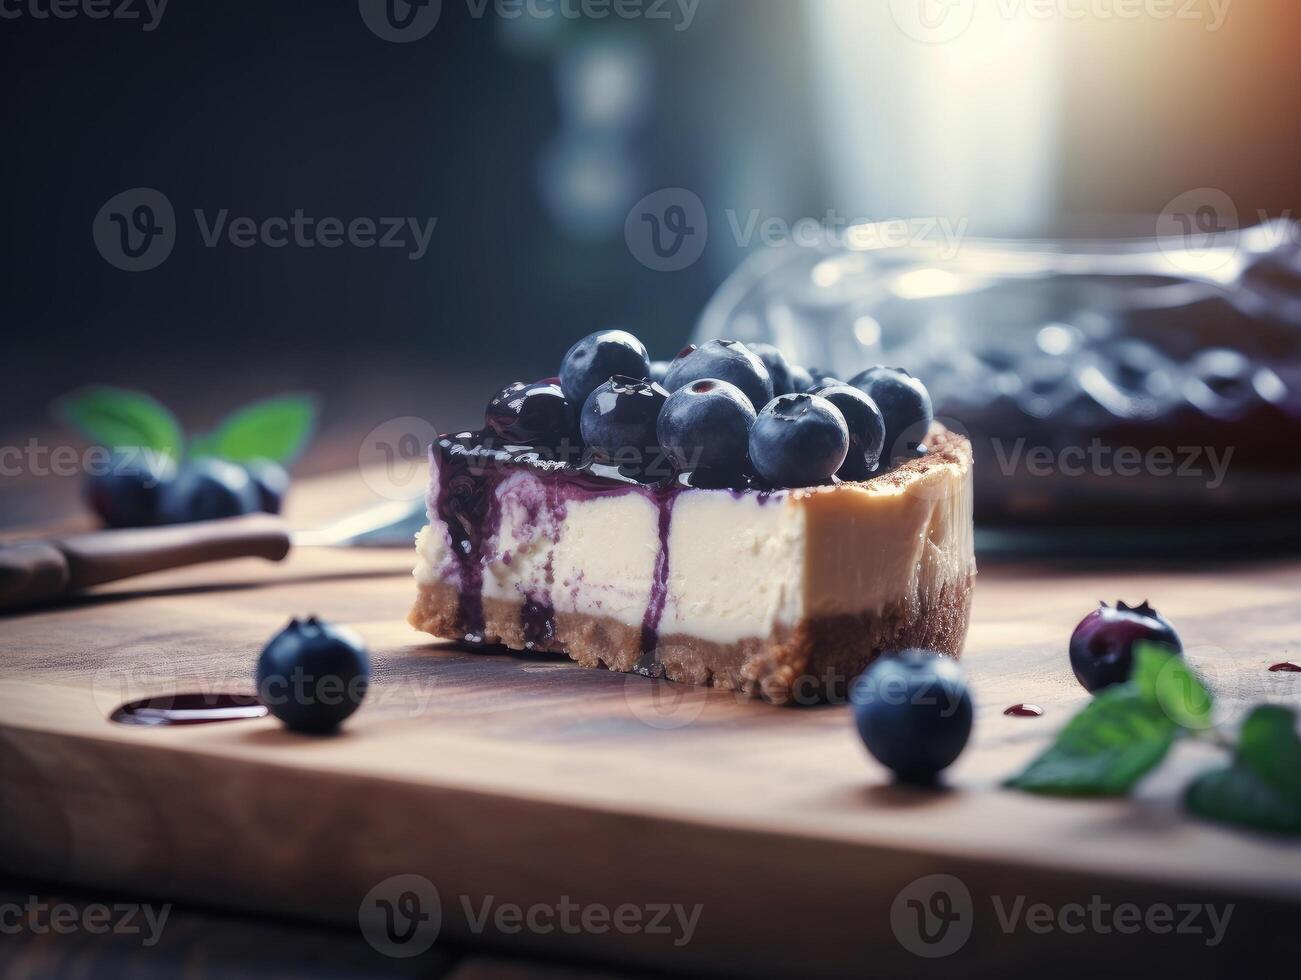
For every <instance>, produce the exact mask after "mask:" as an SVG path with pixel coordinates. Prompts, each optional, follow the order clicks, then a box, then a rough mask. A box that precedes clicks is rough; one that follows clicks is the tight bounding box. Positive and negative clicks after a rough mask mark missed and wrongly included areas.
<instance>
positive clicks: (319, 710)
mask: <svg viewBox="0 0 1301 980" xmlns="http://www.w3.org/2000/svg"><path fill="white" fill-rule="evenodd" d="M256 681H257V693H258V698H259V699H260V700H261V701H262V703H263V704H265V705H266V706H267V710H268V711H270V712H271V713H272V714H273V715H275V716H276V717H277V718H279V719H280V720H281V721H282V722H284V723H285V725H287V726H288V727H289V728H291V729H293V730H294V731H297V732H306V733H310V734H324V733H326V732H331V731H334V729H336V728H338V727H339V725H340V724H341V723H342V722H343V720H344V719H345V718H347V717H348V716H349V715H351V714H352V713H353V712H354V711H356V710H357V708H358V707H360V706H361V702H362V700H363V699H364V698H365V697H366V690H367V688H368V686H369V683H370V654H369V653H367V651H366V645H365V644H364V643H363V642H362V640H361V637H359V636H358V635H357V634H356V633H354V632H353V631H352V630H350V629H347V628H345V627H342V626H334V625H332V624H330V623H325V622H322V621H321V620H319V619H317V618H316V617H315V616H311V617H309V618H308V619H307V620H305V621H302V622H300V621H299V620H297V619H291V620H290V621H289V625H288V626H286V627H285V628H284V629H283V630H281V631H280V632H279V633H277V634H276V635H275V636H274V637H272V638H271V642H270V643H268V644H267V645H266V647H264V648H263V650H262V654H261V656H259V657H258V661H257V672H256Z"/></svg>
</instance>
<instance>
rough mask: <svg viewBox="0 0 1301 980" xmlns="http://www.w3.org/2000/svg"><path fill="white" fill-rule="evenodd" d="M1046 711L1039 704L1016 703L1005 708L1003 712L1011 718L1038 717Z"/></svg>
mask: <svg viewBox="0 0 1301 980" xmlns="http://www.w3.org/2000/svg"><path fill="white" fill-rule="evenodd" d="M1043 713H1044V709H1043V708H1041V707H1039V705H1037V704H1026V703H1022V704H1014V705H1011V706H1010V707H1007V708H1004V709H1003V714H1005V715H1007V716H1008V717H1009V718H1038V717H1040V716H1041V715H1042V714H1043Z"/></svg>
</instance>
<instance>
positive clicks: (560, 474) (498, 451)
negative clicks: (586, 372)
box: [428, 432, 781, 676]
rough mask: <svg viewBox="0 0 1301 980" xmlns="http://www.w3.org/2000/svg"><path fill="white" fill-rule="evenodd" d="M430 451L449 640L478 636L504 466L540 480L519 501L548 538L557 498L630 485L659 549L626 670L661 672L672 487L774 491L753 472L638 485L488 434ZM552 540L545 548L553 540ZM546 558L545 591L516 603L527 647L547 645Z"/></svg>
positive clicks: (550, 641)
mask: <svg viewBox="0 0 1301 980" xmlns="http://www.w3.org/2000/svg"><path fill="white" fill-rule="evenodd" d="M430 454H431V456H432V457H433V458H434V462H435V464H436V466H437V469H438V480H437V487H436V488H435V489H432V490H431V492H430V495H429V500H428V505H429V513H430V517H431V518H432V519H433V520H435V521H438V522H441V523H443V524H444V525H446V527H447V532H448V535H449V537H450V539H451V546H452V547H451V553H452V557H453V560H454V561H455V563H456V565H457V569H458V571H459V573H460V587H459V589H458V601H457V615H456V630H457V633H458V636H457V637H456V639H459V640H461V641H462V642H465V643H469V644H475V645H478V644H482V643H484V642H485V641H486V637H485V632H484V630H485V619H484V611H483V584H484V569H485V568H486V567H487V566H488V565H489V564H491V563H492V561H493V560H494V556H493V555H491V554H489V553H488V550H487V549H488V546H489V545H490V544H491V542H493V541H495V540H496V539H497V536H498V533H499V532H500V530H501V519H502V515H501V513H500V504H499V502H498V496H497V488H498V487H499V486H500V485H501V483H502V482H503V481H504V480H505V479H507V478H508V477H509V476H510V475H511V473H513V472H518V471H519V470H520V469H524V470H527V471H529V472H531V473H532V474H533V475H534V476H536V477H538V478H540V480H541V481H542V484H543V487H544V490H545V495H544V499H542V500H537V501H525V502H524V505H525V510H526V513H525V520H526V523H527V524H528V525H531V526H532V527H533V528H534V529H543V533H544V534H548V535H549V534H551V533H554V531H553V530H552V529H555V528H558V527H559V526H560V524H561V523H562V522H563V520H564V517H565V507H566V502H567V501H570V500H585V499H592V498H594V497H598V496H607V495H610V494H621V493H629V492H639V493H642V494H645V495H646V496H647V497H648V498H649V499H650V500H652V501H653V502H654V503H655V505H656V507H657V508H658V511H659V520H658V524H659V550H658V552H657V553H656V557H655V569H654V580H653V582H652V585H651V592H650V598H649V601H648V603H647V606H646V611H645V613H644V615H643V617H642V626H641V656H640V659H639V660H638V662H637V666H636V668H635V669H636V670H637V672H638V673H642V674H646V675H649V676H658V675H660V674H662V673H663V669H664V668H663V664H661V663H660V662H659V660H658V659H657V653H658V648H659V639H660V637H659V626H660V619H661V618H662V616H663V614H664V607H665V605H666V602H667V599H668V572H669V528H670V525H671V523H672V510H673V502H674V500H675V499H676V498H677V496H678V494H679V493H682V492H683V491H685V490H687V489H691V488H695V487H701V488H703V487H709V488H711V489H725V490H728V491H730V492H731V494H732V495H733V496H734V497H737V498H740V497H743V496H744V497H753V498H754V499H756V500H757V501H758V502H759V503H760V504H766V503H768V502H769V500H777V499H780V497H781V492H780V491H775V490H774V488H772V487H769V486H767V485H765V484H764V483H763V482H762V481H760V480H758V479H756V478H754V477H746V478H743V480H742V481H741V482H740V483H737V484H735V485H727V484H726V481H722V482H715V481H712V480H708V481H707V480H702V479H699V475H698V474H675V475H673V476H670V477H668V478H665V479H663V480H659V481H657V482H646V481H645V480H639V479H637V478H636V476H635V475H632V474H630V473H629V472H627V471H626V470H621V469H620V468H619V467H617V466H613V465H609V464H605V463H600V462H597V461H594V460H592V459H589V458H586V457H585V456H584V454H583V453H582V450H581V447H577V446H562V447H561V448H560V449H559V450H547V449H540V448H538V447H531V446H515V445H506V444H502V443H501V440H500V439H499V438H496V437H494V435H493V434H492V433H489V432H482V433H480V432H461V433H457V434H456V435H447V436H443V437H442V438H440V439H439V441H438V442H437V443H436V444H435V445H433V446H431V447H430ZM551 544H552V546H553V548H554V544H555V542H554V540H553V541H552V542H551ZM553 555H554V551H551V552H548V554H547V557H546V561H545V565H544V568H543V571H544V581H545V589H543V590H540V591H537V592H533V593H530V594H529V595H527V596H526V597H525V602H524V603H523V605H522V607H521V609H520V629H521V632H522V633H523V636H524V642H525V644H526V646H527V648H528V649H531V650H549V649H554V648H555V640H556V620H555V616H556V613H555V605H554V600H553V598H552V596H553V590H554V588H555V576H554V571H553V567H552V559H553ZM499 560H501V561H503V562H505V563H507V564H509V563H510V562H511V561H513V560H515V556H514V555H512V554H511V553H509V552H507V553H505V554H502V555H501V556H499ZM568 584H569V583H566V585H568Z"/></svg>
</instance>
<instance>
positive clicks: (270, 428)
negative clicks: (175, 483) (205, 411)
mask: <svg viewBox="0 0 1301 980" xmlns="http://www.w3.org/2000/svg"><path fill="white" fill-rule="evenodd" d="M316 412H317V403H316V399H315V398H314V397H313V396H311V395H304V394H298V395H280V396H278V397H276V398H267V399H264V400H263V401H258V402H253V403H252V404H249V405H245V406H244V407H243V408H241V409H239V410H238V411H236V412H234V413H232V414H231V415H229V416H227V417H226V419H225V420H224V421H222V423H221V424H220V425H218V426H217V428H216V430H214V431H213V432H211V433H209V434H207V435H204V436H200V437H199V438H197V439H195V440H194V442H193V444H192V445H191V447H190V451H191V454H192V455H195V456H220V457H221V458H223V459H229V460H232V461H233V462H237V463H241V462H248V461H249V460H251V459H257V458H259V457H262V458H265V459H271V460H275V461H276V462H278V463H287V462H290V461H291V460H293V458H294V457H295V456H297V455H298V454H299V453H300V452H302V450H303V447H304V446H306V445H307V441H308V439H310V438H311V435H312V429H313V428H314V427H315V425H316Z"/></svg>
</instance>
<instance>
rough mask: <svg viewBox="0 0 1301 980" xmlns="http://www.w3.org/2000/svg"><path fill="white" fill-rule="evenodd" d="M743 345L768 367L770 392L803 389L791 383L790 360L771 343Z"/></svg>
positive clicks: (781, 393)
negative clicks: (770, 380) (770, 381)
mask: <svg viewBox="0 0 1301 980" xmlns="http://www.w3.org/2000/svg"><path fill="white" fill-rule="evenodd" d="M745 346H746V347H749V348H750V351H751V353H753V354H756V355H758V358H759V360H761V361H763V366H764V367H766V368H767V369H768V376H769V377H770V378H772V393H773V394H774V395H785V394H788V393H790V392H792V391H803V390H804V389H803V388H796V387H795V386H794V385H793V384H792V382H791V365H790V362H789V361H787V360H786V355H785V354H783V353H782V352H781V351H780V350H778V349H777V348H776V347H774V346H773V345H772V344H765V343H747V344H746V345H745ZM762 407H763V406H762V405H760V406H759V408H762Z"/></svg>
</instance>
